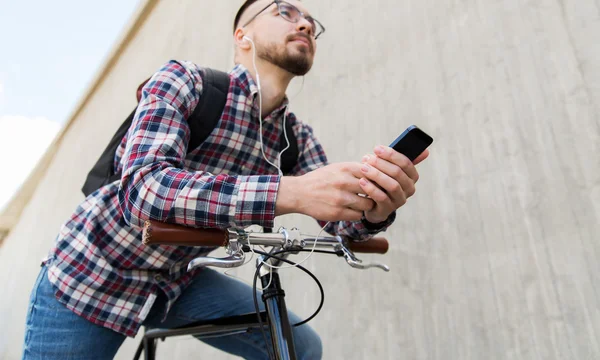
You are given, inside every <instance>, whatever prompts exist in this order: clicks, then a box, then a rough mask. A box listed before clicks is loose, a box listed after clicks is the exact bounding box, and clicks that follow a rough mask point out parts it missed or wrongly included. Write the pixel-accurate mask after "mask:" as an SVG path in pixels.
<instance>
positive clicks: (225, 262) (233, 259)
mask: <svg viewBox="0 0 600 360" xmlns="http://www.w3.org/2000/svg"><path fill="white" fill-rule="evenodd" d="M245 258H246V254H244V253H243V252H240V253H236V254H233V255H230V256H227V257H224V258H214V257H210V256H201V257H197V258H195V259H193V260H192V261H190V263H189V264H188V266H187V271H191V270H193V269H195V268H199V267H206V266H213V267H218V268H233V267H237V266H240V265H242V264H244V259H245Z"/></svg>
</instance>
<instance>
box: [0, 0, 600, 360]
mask: <svg viewBox="0 0 600 360" xmlns="http://www.w3.org/2000/svg"><path fill="white" fill-rule="evenodd" d="M238 4H239V2H238V1H197V0H169V1H161V2H158V4H157V5H156V6H155V7H154V8H153V10H152V11H151V13H150V15H149V16H148V18H147V20H146V21H145V22H144V23H143V24H142V25H141V27H140V31H139V32H138V33H137V34H136V35H135V37H134V38H133V40H132V41H131V42H130V43H129V44H128V46H127V47H126V48H125V49H124V51H123V52H122V54H121V55H120V56H119V57H118V60H117V61H116V62H115V63H114V66H113V67H112V68H111V69H110V71H109V72H108V73H107V74H106V77H105V78H104V79H103V80H102V81H101V82H100V83H99V86H98V87H97V88H96V89H94V91H93V93H92V96H91V97H90V99H89V101H88V102H87V103H86V104H85V106H83V107H82V109H81V111H80V112H79V113H78V114H77V116H76V117H75V119H74V122H73V124H72V125H71V126H70V127H69V129H68V131H67V132H66V133H65V137H64V139H63V141H62V143H61V145H60V147H59V148H58V150H57V153H56V156H55V157H54V159H53V160H52V162H51V163H50V164H49V166H48V171H47V172H46V173H45V175H44V177H43V179H42V182H41V184H40V185H39V186H38V187H37V189H36V191H35V192H34V193H33V196H32V199H31V201H30V202H29V203H28V205H27V207H26V208H25V209H24V212H23V213H22V215H21V217H20V221H19V222H18V223H17V224H16V226H15V227H14V228H13V229H12V232H11V233H10V234H9V236H8V237H7V238H6V239H5V241H4V244H3V245H2V247H0V288H1V289H2V291H3V292H4V296H2V297H0V324H1V325H0V331H1V332H2V336H0V358H2V359H16V358H18V357H19V354H20V347H21V343H22V336H23V327H24V317H25V311H26V307H27V298H28V294H29V292H30V289H31V284H32V283H33V281H34V278H35V276H36V273H37V271H38V267H37V264H38V261H39V259H40V258H41V257H42V256H43V255H44V254H45V253H46V251H47V249H48V248H49V247H50V245H51V243H52V241H53V238H54V236H55V234H56V232H57V230H58V228H59V226H60V224H61V223H62V222H63V221H64V220H65V219H66V218H67V216H68V215H69V213H70V212H71V211H72V210H73V209H74V208H75V206H76V205H77V203H78V202H79V201H80V200H81V199H82V196H81V194H80V192H79V188H80V185H81V184H82V181H83V179H84V175H85V172H86V170H87V169H88V168H89V167H90V165H91V164H92V163H93V162H94V161H95V159H96V158H97V156H98V154H99V153H100V151H101V149H102V148H103V147H104V145H105V144H106V142H107V140H108V139H109V138H110V136H111V134H112V133H113V131H114V129H115V128H116V125H117V124H118V123H119V122H120V121H121V119H122V118H123V116H124V115H126V114H127V113H128V112H129V111H130V108H131V107H132V106H133V105H134V98H133V93H132V89H135V87H136V85H137V84H138V83H139V82H140V81H141V80H142V79H144V78H145V77H146V76H147V75H148V74H150V73H151V72H152V71H154V70H155V69H156V68H157V67H158V66H160V65H161V64H162V63H163V62H164V61H166V60H168V59H169V58H178V59H189V60H193V61H197V62H199V63H202V64H205V65H208V66H214V67H217V68H221V69H229V68H230V66H231V59H232V46H231V42H230V31H231V30H230V27H231V25H230V23H231V19H232V17H233V15H234V13H235V10H236V9H237V6H238ZM305 4H306V5H307V6H308V7H309V8H310V9H311V11H312V12H313V13H314V15H315V17H318V19H319V20H321V21H322V22H323V23H324V24H325V26H326V27H327V33H326V35H325V36H324V37H323V38H322V40H319V49H318V59H317V62H316V64H315V67H314V70H313V71H312V72H311V73H310V74H309V76H307V77H306V79H305V81H304V85H303V88H302V90H301V91H300V92H299V93H298V95H296V96H294V94H295V93H296V92H297V91H298V90H299V89H300V83H301V82H297V83H295V85H294V87H293V88H292V89H290V95H291V96H292V109H293V110H294V111H295V112H296V113H297V114H298V115H299V116H300V118H301V119H303V120H304V121H306V122H308V123H310V124H311V125H312V126H313V127H314V128H315V132H316V134H317V136H318V137H319V138H320V139H321V141H322V142H323V143H324V145H325V148H326V150H327V151H328V154H329V157H330V159H331V160H332V161H346V160H359V159H360V157H361V156H362V154H364V153H366V152H369V151H371V149H372V147H373V146H374V145H376V144H381V143H383V144H387V143H389V142H390V141H391V140H393V139H394V138H395V136H396V135H397V134H398V133H400V132H401V131H402V130H403V129H404V128H406V127H407V126H408V125H411V124H417V125H418V126H420V127H422V128H423V129H424V130H426V131H427V132H429V133H430V134H431V135H432V136H433V137H434V138H435V143H434V146H433V147H432V154H431V158H430V159H429V160H428V161H427V162H425V163H423V164H422V165H420V166H419V169H420V174H421V180H420V182H419V184H418V191H417V195H416V196H415V197H414V198H413V199H411V201H410V202H409V204H408V205H406V206H405V207H404V208H402V209H401V210H400V211H399V213H398V215H399V216H398V221H397V222H396V223H395V225H394V226H393V227H392V229H391V230H390V231H388V233H387V236H388V238H389V239H390V240H391V242H392V245H391V249H390V252H389V253H388V254H387V255H386V256H384V257H381V256H365V257H364V258H365V259H367V260H374V259H379V260H382V261H384V262H386V263H388V264H389V265H390V266H391V268H392V271H391V272H390V273H383V272H380V271H378V270H371V271H362V272H361V271H358V270H354V269H351V268H349V267H348V266H347V265H346V264H345V263H344V262H343V261H341V260H340V259H332V258H329V257H325V256H318V255H315V256H314V257H313V259H311V260H310V261H309V263H308V267H309V268H310V269H312V270H314V272H315V274H316V275H317V276H318V277H319V279H321V281H322V282H323V286H324V288H325V290H326V302H325V306H324V309H323V311H322V313H321V314H320V315H319V317H318V318H316V319H315V320H314V321H313V322H312V324H313V326H314V327H315V328H316V329H317V330H318V331H319V332H320V333H321V335H322V337H323V341H324V344H325V355H326V356H325V358H327V359H461V360H462V359H598V358H600V344H599V341H598V339H599V338H600V312H599V310H598V309H599V308H600V295H599V294H598V291H597V290H596V287H598V285H600V265H599V262H598V258H599V256H600V245H599V244H598V240H599V234H600V225H599V224H600V221H599V216H600V161H599V160H598V159H599V158H598V153H599V152H600V151H599V150H600V141H599V140H600V126H599V120H598V119H599V116H600V42H598V39H597V36H598V34H600V9H599V6H600V4H599V3H598V2H597V1H593V0H576V1H564V0H562V1H561V0H559V1H539V0H537V1H536V0H534V1H527V2H524V1H518V0H503V1H475V0H462V1H457V0H406V1H402V2H398V1H392V0H388V1H377V2H359V1H355V2H347V1H341V0H332V1H326V2H325V1H317V0H306V1H305ZM281 223H283V224H288V225H290V224H294V225H298V226H299V227H301V228H302V229H304V230H307V231H315V230H316V226H315V224H314V223H313V222H312V221H311V220H310V219H306V218H303V217H295V216H288V217H286V218H285V219H283V220H281ZM249 271H250V269H249V268H247V269H243V270H241V271H238V272H237V273H238V274H242V275H243V276H244V278H245V279H248V280H249V279H250V277H249V276H248V274H249ZM283 278H284V281H285V284H288V285H287V290H288V294H289V295H288V297H287V299H288V302H289V306H290V308H291V309H293V310H295V311H296V312H297V313H299V314H300V315H301V316H304V315H309V314H310V313H311V312H312V311H313V310H314V308H315V307H316V305H317V301H318V291H317V289H316V286H314V285H313V284H312V283H311V282H310V280H309V279H307V278H306V276H305V275H303V274H300V272H296V271H290V270H288V271H286V272H284V275H283ZM292 284H293V285H292ZM135 345H136V342H135V341H133V340H128V341H127V342H126V343H125V345H124V346H123V347H122V349H121V350H120V352H119V355H118V358H119V359H127V358H131V356H132V355H133V352H134V348H135ZM159 354H161V355H166V356H168V357H170V358H191V357H192V355H194V354H201V356H202V357H203V358H214V359H220V358H223V359H224V358H227V356H224V355H222V354H221V353H219V352H216V351H215V350H212V349H210V348H208V347H206V346H204V345H202V344H199V343H198V342H197V341H195V340H193V339H187V338H185V339H178V340H171V341H169V342H167V343H165V344H161V348H160V349H159ZM199 357H200V356H199Z"/></svg>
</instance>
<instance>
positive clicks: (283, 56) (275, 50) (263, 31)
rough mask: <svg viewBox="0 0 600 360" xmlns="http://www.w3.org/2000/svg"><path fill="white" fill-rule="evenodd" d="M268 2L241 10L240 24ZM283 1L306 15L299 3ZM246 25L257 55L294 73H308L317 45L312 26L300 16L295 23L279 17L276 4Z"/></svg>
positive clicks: (257, 3)
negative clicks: (242, 12) (242, 14)
mask: <svg viewBox="0 0 600 360" xmlns="http://www.w3.org/2000/svg"><path fill="white" fill-rule="evenodd" d="M270 2H272V0H261V1H257V2H256V3H254V4H253V5H252V6H250V7H249V8H248V9H247V10H246V11H245V13H244V16H243V17H242V21H240V23H241V24H244V23H245V22H246V21H248V20H249V19H251V18H252V17H253V16H254V15H255V14H256V13H258V12H259V11H260V10H261V9H263V8H264V7H265V6H267V5H268V4H269V3H270ZM287 3H288V4H291V5H293V6H295V7H296V8H298V10H300V11H301V12H303V13H304V14H305V15H306V16H308V14H309V13H308V11H307V9H306V8H304V7H303V5H302V3H301V2H299V1H296V0H288V1H287ZM283 6H284V7H285V6H286V5H285V4H284V5H283ZM282 9H284V8H282ZM247 28H248V36H249V37H250V38H252V40H253V41H254V45H255V46H256V55H257V56H258V57H259V58H261V59H263V60H265V61H268V62H270V63H272V64H274V65H276V66H279V67H280V68H282V69H284V70H286V71H288V72H290V73H291V74H293V75H296V76H302V75H305V74H306V73H308V71H309V70H310V68H311V67H312V64H313V60H314V56H315V51H316V46H317V44H316V41H315V39H314V33H313V31H314V29H313V27H312V25H311V23H310V22H309V21H308V20H306V19H305V18H304V17H300V18H299V20H298V22H296V23H293V22H290V21H288V20H286V19H284V18H283V17H282V16H280V14H279V10H278V7H277V4H272V5H271V6H269V8H267V9H266V10H265V11H263V12H262V13H260V14H259V15H258V16H257V17H256V18H255V19H254V20H252V22H251V23H250V24H248V25H247Z"/></svg>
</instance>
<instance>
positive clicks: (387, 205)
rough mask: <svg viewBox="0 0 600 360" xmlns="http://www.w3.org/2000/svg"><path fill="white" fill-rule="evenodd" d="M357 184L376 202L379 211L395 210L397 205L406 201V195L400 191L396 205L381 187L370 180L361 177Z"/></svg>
mask: <svg viewBox="0 0 600 360" xmlns="http://www.w3.org/2000/svg"><path fill="white" fill-rule="evenodd" d="M359 184H360V186H361V188H362V189H363V191H364V192H365V194H367V196H369V197H370V198H371V199H373V200H374V201H375V202H376V203H377V208H378V210H379V211H380V212H385V213H389V212H391V211H393V210H395V209H396V208H397V207H399V206H402V205H404V204H405V203H406V196H403V193H402V192H400V194H399V195H398V199H397V206H395V204H394V203H392V199H390V197H389V196H388V194H386V193H385V192H384V191H383V190H381V188H379V187H378V186H376V185H375V184H374V183H373V182H372V181H369V180H368V179H365V178H362V179H360V180H359Z"/></svg>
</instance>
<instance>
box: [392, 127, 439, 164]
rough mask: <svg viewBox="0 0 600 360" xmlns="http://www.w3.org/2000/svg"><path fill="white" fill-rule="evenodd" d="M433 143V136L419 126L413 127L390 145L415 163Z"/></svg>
mask: <svg viewBox="0 0 600 360" xmlns="http://www.w3.org/2000/svg"><path fill="white" fill-rule="evenodd" d="M431 143H433V138H432V137H431V136H429V135H427V134H426V133H425V132H424V131H423V130H421V129H419V128H418V127H417V126H415V125H411V126H409V127H408V128H407V129H406V130H404V132H403V133H402V134H400V136H398V137H397V138H396V140H394V141H393V142H392V143H391V144H390V147H391V148H393V149H394V150H396V151H397V152H399V153H401V154H403V155H405V156H406V157H407V158H409V159H410V161H415V159H416V158H417V157H418V156H419V155H421V153H422V152H423V151H425V149H427V147H428V146H429V145H431Z"/></svg>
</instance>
